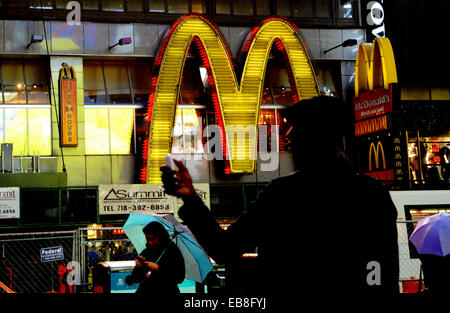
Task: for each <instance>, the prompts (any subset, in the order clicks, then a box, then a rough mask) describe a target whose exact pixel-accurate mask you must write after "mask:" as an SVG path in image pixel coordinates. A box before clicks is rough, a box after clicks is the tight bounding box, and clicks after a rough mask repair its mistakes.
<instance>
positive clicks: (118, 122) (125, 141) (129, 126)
mask: <svg viewBox="0 0 450 313" xmlns="http://www.w3.org/2000/svg"><path fill="white" fill-rule="evenodd" d="M109 121H110V123H111V124H110V127H111V128H110V131H111V154H129V153H131V138H132V134H133V125H134V108H129V109H128V108H120V109H119V108H113V109H109Z"/></svg>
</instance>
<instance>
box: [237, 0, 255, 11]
mask: <svg viewBox="0 0 450 313" xmlns="http://www.w3.org/2000/svg"><path fill="white" fill-rule="evenodd" d="M254 13H255V12H254V11H253V1H242V0H234V2H233V14H234V15H253V14H254Z"/></svg>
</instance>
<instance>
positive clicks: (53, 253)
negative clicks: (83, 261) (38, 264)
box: [41, 246, 64, 262]
mask: <svg viewBox="0 0 450 313" xmlns="http://www.w3.org/2000/svg"><path fill="white" fill-rule="evenodd" d="M59 260H64V249H63V247H61V246H56V247H49V248H42V249H41V261H42V262H50V261H59Z"/></svg>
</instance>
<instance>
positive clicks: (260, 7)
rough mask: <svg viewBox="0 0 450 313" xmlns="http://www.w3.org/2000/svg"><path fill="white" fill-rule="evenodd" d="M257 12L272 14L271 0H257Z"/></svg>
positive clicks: (259, 13)
mask: <svg viewBox="0 0 450 313" xmlns="http://www.w3.org/2000/svg"><path fill="white" fill-rule="evenodd" d="M256 14H257V15H270V1H269V0H256Z"/></svg>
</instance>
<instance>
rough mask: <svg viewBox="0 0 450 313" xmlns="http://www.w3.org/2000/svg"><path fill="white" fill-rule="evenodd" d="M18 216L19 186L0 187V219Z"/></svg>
mask: <svg viewBox="0 0 450 313" xmlns="http://www.w3.org/2000/svg"><path fill="white" fill-rule="evenodd" d="M19 217H20V188H19V187H7V188H0V219H5V218H19Z"/></svg>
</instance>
